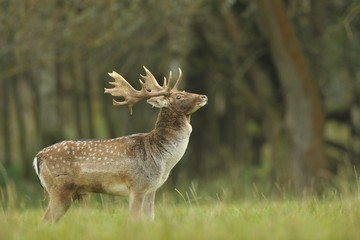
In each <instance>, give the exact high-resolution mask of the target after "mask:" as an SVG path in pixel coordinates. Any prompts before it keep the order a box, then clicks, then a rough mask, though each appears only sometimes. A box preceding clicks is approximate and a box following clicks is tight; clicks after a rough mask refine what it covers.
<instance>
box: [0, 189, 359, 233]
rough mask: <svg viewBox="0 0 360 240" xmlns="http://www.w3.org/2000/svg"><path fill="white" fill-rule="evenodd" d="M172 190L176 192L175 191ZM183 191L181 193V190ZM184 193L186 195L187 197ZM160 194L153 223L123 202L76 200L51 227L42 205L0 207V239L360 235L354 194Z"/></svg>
mask: <svg viewBox="0 0 360 240" xmlns="http://www.w3.org/2000/svg"><path fill="white" fill-rule="evenodd" d="M173 194H177V193H176V192H175V193H173ZM184 195H185V194H184ZM185 196H186V195H185ZM187 199H188V200H186V199H185V198H184V199H182V197H179V199H178V200H172V199H167V198H166V197H163V196H160V197H159V198H158V201H157V204H156V219H155V221H153V222H148V221H138V222H134V221H132V220H131V219H130V214H129V213H128V209H127V206H126V200H113V198H112V200H111V201H108V200H104V201H103V200H101V201H100V202H99V201H92V202H90V203H89V204H88V205H86V206H80V205H79V204H76V205H75V206H73V207H72V208H71V209H70V210H69V212H68V213H67V214H66V215H65V216H64V218H62V219H61V220H60V222H58V223H57V224H53V225H46V224H45V225H44V224H41V223H40V222H39V220H40V218H41V216H42V214H43V210H44V209H43V208H44V207H45V205H46V201H45V202H44V204H43V205H44V206H39V207H32V208H30V207H26V206H23V207H21V206H20V207H16V208H8V209H5V208H4V207H3V208H2V209H0V226H1V228H0V239H34V240H35V239H36V240H41V239H52V240H55V239H88V240H91V239H96V240H98V239H207V240H209V239H317V240H321V239H326V240H328V239H359V238H360V227H359V226H360V200H359V198H358V197H356V196H355V197H354V196H347V197H334V198H325V199H319V198H302V199H292V200H290V199H278V200H275V199H274V200H268V199H255V200H254V199H248V200H246V199H241V200H234V199H226V200H223V199H206V200H204V199H201V198H198V199H195V198H192V197H190V198H187Z"/></svg>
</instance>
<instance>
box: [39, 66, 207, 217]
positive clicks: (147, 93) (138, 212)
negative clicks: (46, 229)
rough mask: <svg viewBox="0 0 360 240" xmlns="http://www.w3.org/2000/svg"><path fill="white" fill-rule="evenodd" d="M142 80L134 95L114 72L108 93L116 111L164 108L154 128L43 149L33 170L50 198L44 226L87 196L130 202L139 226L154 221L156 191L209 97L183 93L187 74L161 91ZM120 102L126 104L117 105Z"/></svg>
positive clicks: (155, 83) (148, 80)
mask: <svg viewBox="0 0 360 240" xmlns="http://www.w3.org/2000/svg"><path fill="white" fill-rule="evenodd" d="M143 68H144V70H145V73H146V74H145V76H144V75H140V76H141V79H139V80H140V84H141V89H140V90H136V89H134V88H133V87H132V86H131V85H130V84H129V82H128V81H127V80H125V78H124V77H122V76H121V75H120V74H118V73H117V72H115V71H113V72H112V73H108V74H109V75H110V77H112V78H113V82H109V84H111V85H113V86H114V87H113V88H105V91H104V93H109V94H110V95H111V96H112V97H113V99H112V101H113V105H114V106H127V107H128V109H129V111H130V114H132V113H133V106H134V104H136V103H137V102H139V101H141V100H142V99H147V103H149V104H150V105H151V106H152V107H155V108H159V109H160V110H159V114H158V116H157V120H156V123H155V128H154V129H153V130H152V131H150V132H148V133H137V134H132V135H128V136H123V137H118V138H113V139H107V140H65V141H62V142H59V143H56V144H54V145H51V146H49V147H46V148H44V149H43V150H41V151H40V152H38V153H37V155H36V156H35V158H34V161H33V167H34V170H35V173H36V175H37V177H38V178H39V180H40V184H41V186H42V187H43V188H44V189H45V192H47V195H48V197H49V203H48V207H47V209H46V210H45V213H44V215H43V217H42V221H43V222H50V223H55V222H57V221H58V220H59V219H60V218H61V217H62V216H63V215H64V214H65V213H66V212H67V210H68V209H69V208H70V206H71V204H72V202H74V201H75V200H82V199H84V198H87V196H88V193H103V194H109V195H115V196H128V197H129V209H130V215H131V216H132V218H133V219H134V220H137V219H139V218H140V219H143V218H145V219H149V220H154V218H155V212H154V202H155V193H156V191H157V190H158V189H159V188H160V187H161V186H162V185H163V184H164V182H165V181H166V180H167V178H168V177H169V174H170V171H171V170H172V169H173V167H174V166H175V165H176V164H177V163H178V162H179V161H180V159H181V158H182V156H183V155H184V153H185V150H186V148H187V146H188V142H189V138H190V134H191V132H192V126H191V125H190V118H191V115H192V114H193V113H194V112H196V111H197V110H198V109H200V108H201V107H203V106H205V105H206V104H207V102H208V98H207V96H206V95H201V94H195V93H188V92H185V91H180V90H178V86H179V83H180V80H181V79H182V71H181V69H180V68H179V76H178V79H177V80H176V82H175V84H174V85H173V86H171V80H172V72H171V71H170V73H169V77H168V79H166V77H164V83H163V85H162V86H160V85H159V83H158V81H157V80H156V78H155V77H154V75H153V74H152V73H151V72H150V71H149V70H148V69H147V68H146V67H143ZM119 97H120V98H121V101H117V100H115V99H117V98H119Z"/></svg>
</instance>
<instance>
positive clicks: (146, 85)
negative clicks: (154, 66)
mask: <svg viewBox="0 0 360 240" xmlns="http://www.w3.org/2000/svg"><path fill="white" fill-rule="evenodd" d="M144 69H145V72H146V75H145V76H142V75H140V76H141V77H142V79H143V80H144V81H142V80H141V79H139V81H140V84H141V90H136V89H134V88H133V87H132V86H131V85H130V84H129V83H128V82H127V81H126V80H125V79H124V78H123V77H122V76H121V75H120V74H118V73H117V72H115V71H113V72H112V73H108V74H109V75H110V76H111V77H112V78H114V82H110V84H112V85H114V86H115V87H114V88H105V93H110V94H111V95H112V96H114V97H123V98H124V99H125V100H124V101H122V102H118V101H116V100H114V99H113V105H114V106H124V105H128V108H129V111H130V114H132V112H133V111H132V107H133V106H134V104H136V103H137V102H139V101H140V100H141V99H143V98H151V97H157V96H164V95H168V94H169V93H170V85H169V83H170V80H171V73H170V75H169V83H168V84H166V79H165V80H164V85H163V86H160V85H159V84H158V82H157V81H156V78H155V77H154V75H153V74H152V73H151V72H150V71H149V70H148V69H147V68H146V67H144Z"/></svg>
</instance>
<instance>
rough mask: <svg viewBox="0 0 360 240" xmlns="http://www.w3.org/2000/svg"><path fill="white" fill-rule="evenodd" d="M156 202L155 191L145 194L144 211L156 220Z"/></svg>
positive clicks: (147, 215)
mask: <svg viewBox="0 0 360 240" xmlns="http://www.w3.org/2000/svg"><path fill="white" fill-rule="evenodd" d="M154 203H155V192H151V193H148V194H146V195H145V199H144V206H143V211H144V214H145V216H146V217H147V218H148V219H150V220H154V218H155V212H154Z"/></svg>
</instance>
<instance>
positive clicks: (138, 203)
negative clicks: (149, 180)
mask: <svg viewBox="0 0 360 240" xmlns="http://www.w3.org/2000/svg"><path fill="white" fill-rule="evenodd" d="M143 202H144V194H143V193H139V192H134V191H131V192H130V199H129V203H130V212H131V215H132V217H133V219H134V220H137V219H139V217H140V215H141V211H142V207H143Z"/></svg>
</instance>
